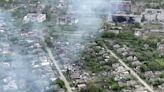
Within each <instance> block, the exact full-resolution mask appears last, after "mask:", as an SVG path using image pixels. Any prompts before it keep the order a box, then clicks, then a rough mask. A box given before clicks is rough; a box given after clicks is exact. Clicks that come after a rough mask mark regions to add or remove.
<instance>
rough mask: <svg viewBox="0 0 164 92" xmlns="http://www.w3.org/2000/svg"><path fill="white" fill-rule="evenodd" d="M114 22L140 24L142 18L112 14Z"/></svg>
mask: <svg viewBox="0 0 164 92" xmlns="http://www.w3.org/2000/svg"><path fill="white" fill-rule="evenodd" d="M112 21H113V22H117V23H140V22H141V16H140V15H133V14H124V13H117V14H112Z"/></svg>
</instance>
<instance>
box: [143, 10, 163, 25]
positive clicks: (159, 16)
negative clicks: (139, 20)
mask: <svg viewBox="0 0 164 92" xmlns="http://www.w3.org/2000/svg"><path fill="white" fill-rule="evenodd" d="M142 17H144V20H145V21H148V22H155V21H157V22H164V9H145V11H144V12H143V13H142Z"/></svg>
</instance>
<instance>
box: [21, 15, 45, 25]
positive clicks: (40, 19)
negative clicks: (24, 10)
mask: <svg viewBox="0 0 164 92" xmlns="http://www.w3.org/2000/svg"><path fill="white" fill-rule="evenodd" d="M45 20H46V14H38V13H28V14H27V15H26V16H24V18H23V21H24V22H25V23H28V22H43V21H45Z"/></svg>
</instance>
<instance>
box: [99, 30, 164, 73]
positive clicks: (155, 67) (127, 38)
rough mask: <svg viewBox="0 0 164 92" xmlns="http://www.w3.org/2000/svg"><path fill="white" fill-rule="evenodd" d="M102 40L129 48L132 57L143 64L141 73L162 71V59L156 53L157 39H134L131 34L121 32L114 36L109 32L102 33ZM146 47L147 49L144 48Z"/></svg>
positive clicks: (163, 60)
mask: <svg viewBox="0 0 164 92" xmlns="http://www.w3.org/2000/svg"><path fill="white" fill-rule="evenodd" d="M102 37H103V38H106V39H107V38H110V39H113V40H114V41H115V42H117V43H119V44H121V45H123V44H126V45H127V46H129V47H130V48H131V50H132V51H133V53H134V55H135V56H137V57H138V59H139V60H140V61H142V62H143V65H141V68H140V69H141V72H146V71H150V70H151V71H161V70H163V69H164V59H163V57H160V55H159V53H158V52H157V51H156V49H157V43H158V39H156V38H148V39H142V38H138V37H135V36H134V35H133V33H132V32H122V33H120V34H114V33H110V32H104V33H102ZM145 45H147V48H145V47H144V46H145Z"/></svg>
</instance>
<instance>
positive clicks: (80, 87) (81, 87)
mask: <svg viewBox="0 0 164 92" xmlns="http://www.w3.org/2000/svg"><path fill="white" fill-rule="evenodd" d="M77 87H78V90H79V91H80V90H82V89H86V88H87V85H86V84H78V85H77Z"/></svg>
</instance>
